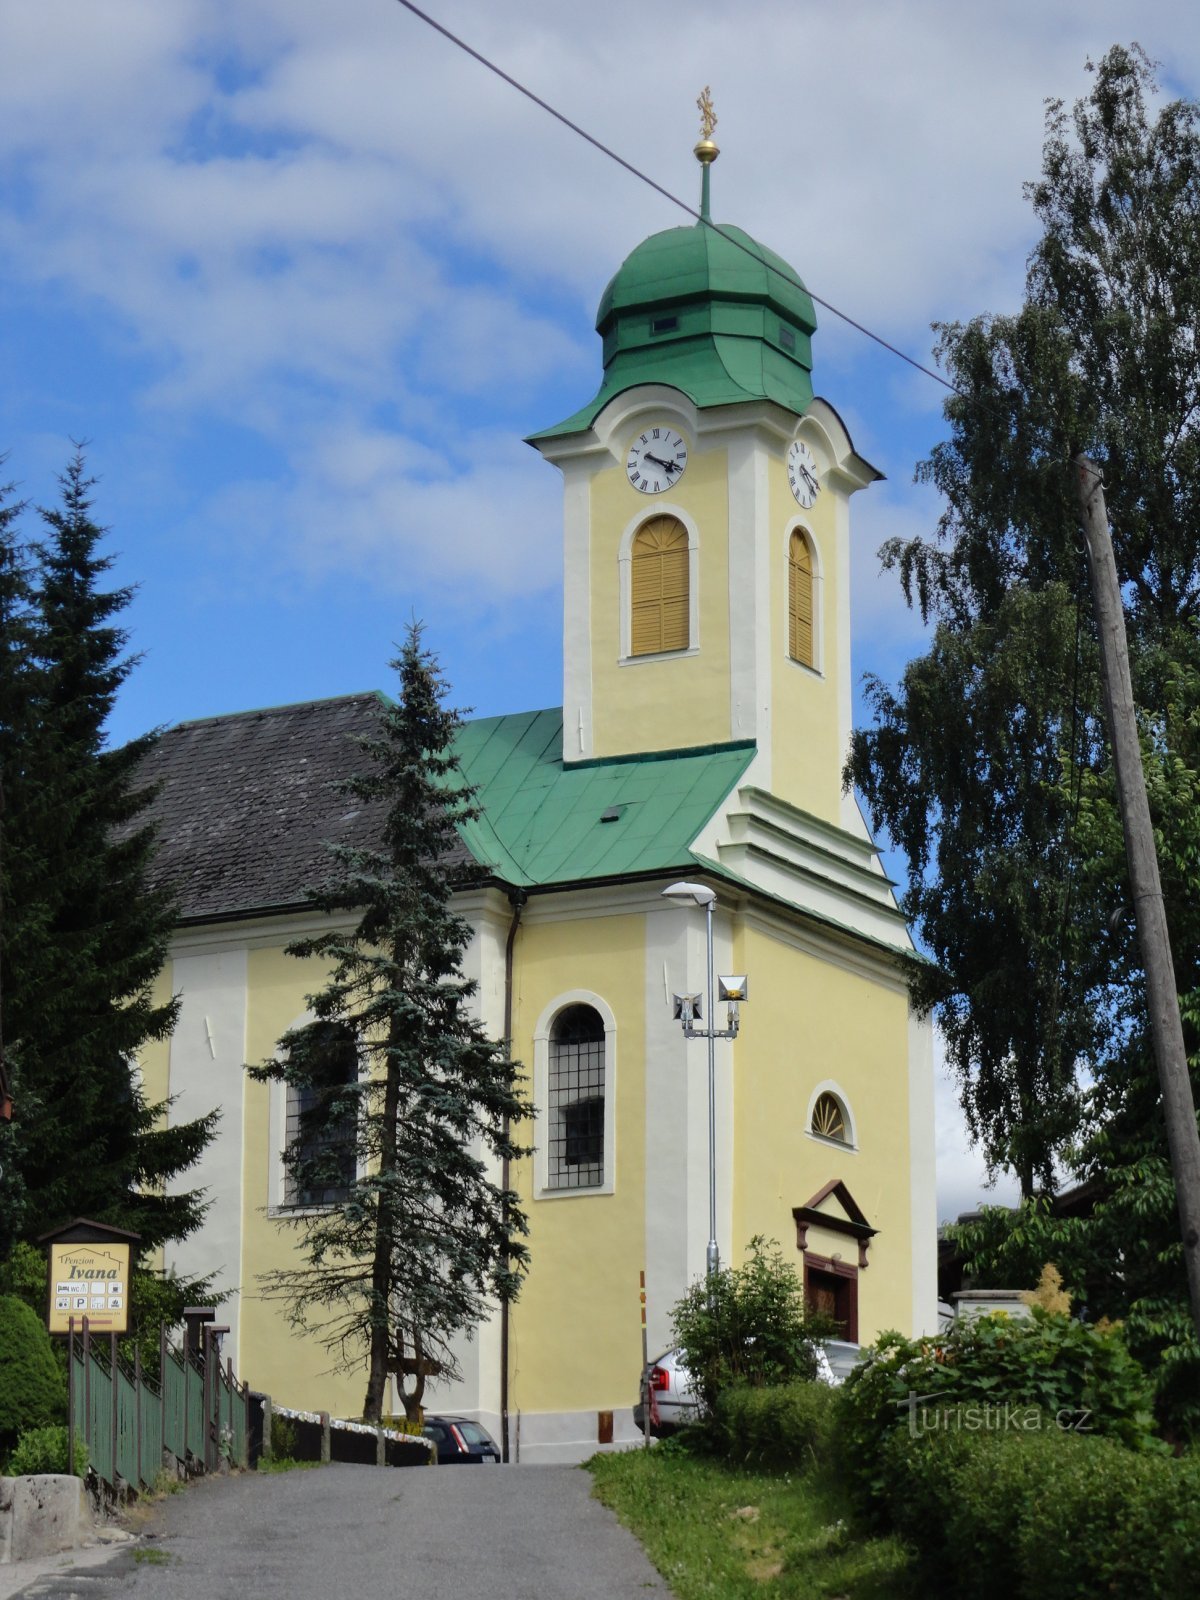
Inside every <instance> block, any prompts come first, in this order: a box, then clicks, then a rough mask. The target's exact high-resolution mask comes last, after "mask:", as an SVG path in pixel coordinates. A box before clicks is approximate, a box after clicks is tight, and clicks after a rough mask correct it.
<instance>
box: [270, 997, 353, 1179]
mask: <svg viewBox="0 0 1200 1600" xmlns="http://www.w3.org/2000/svg"><path fill="white" fill-rule="evenodd" d="M307 1035H308V1037H307V1039H306V1042H305V1057H306V1062H308V1063H311V1070H312V1075H313V1081H312V1082H311V1083H308V1084H305V1085H304V1086H303V1087H301V1086H299V1085H292V1086H289V1088H288V1098H287V1127H286V1135H287V1159H286V1164H285V1171H286V1178H285V1183H284V1204H285V1205H289V1206H332V1205H339V1204H340V1203H341V1202H342V1201H343V1200H346V1199H347V1198H348V1197H349V1194H350V1190H351V1188H352V1186H353V1184H354V1179H355V1177H356V1175H357V1171H358V1148H357V1145H358V1141H357V1136H356V1135H357V1125H356V1120H355V1116H354V1112H353V1110H352V1109H350V1110H347V1109H346V1108H345V1107H344V1106H342V1107H339V1106H338V1104H337V1103H336V1097H337V1094H338V1091H339V1090H340V1089H343V1088H345V1087H346V1085H347V1084H352V1083H357V1082H358V1045H357V1041H356V1039H355V1036H354V1033H353V1032H352V1030H351V1029H349V1028H347V1027H346V1026H345V1025H344V1024H342V1023H336V1022H329V1023H321V1024H314V1025H313V1026H312V1027H311V1028H310V1029H308V1030H307Z"/></svg>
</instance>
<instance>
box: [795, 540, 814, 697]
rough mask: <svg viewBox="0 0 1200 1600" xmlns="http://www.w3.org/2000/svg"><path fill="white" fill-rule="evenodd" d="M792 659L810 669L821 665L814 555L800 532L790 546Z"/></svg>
mask: <svg viewBox="0 0 1200 1600" xmlns="http://www.w3.org/2000/svg"><path fill="white" fill-rule="evenodd" d="M788 655H789V656H791V658H792V660H793V661H799V662H800V663H801V665H803V666H806V667H815V666H816V664H817V657H816V648H815V634H814V629H813V554H812V547H811V545H810V544H809V542H808V540H807V539H806V538H805V536H804V534H802V533H801V532H800V530H799V529H797V530H796V531H795V532H794V533H793V534H792V537H791V540H790V542H789V544H788Z"/></svg>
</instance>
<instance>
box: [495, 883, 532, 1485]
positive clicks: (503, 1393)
mask: <svg viewBox="0 0 1200 1600" xmlns="http://www.w3.org/2000/svg"><path fill="white" fill-rule="evenodd" d="M508 898H509V902H510V904H511V905H512V908H513V914H512V921H511V922H510V923H509V926H508V943H507V944H506V945H505V947H504V1048H505V1050H506V1051H507V1053H508V1059H509V1060H510V1061H511V1060H512V1053H513V1050H512V1029H513V947H514V946H515V945H516V942H517V928H518V926H519V924H520V921H521V907H522V906H523V905H524V904H525V902H526V900H527V899H528V898H529V897H528V895H527V894H526V893H525V891H524V889H513V890H512V891H511V892H510V893H509V896H508ZM510 1133H511V1123H510V1119H509V1118H508V1117H505V1119H504V1141H505V1143H506V1144H507V1143H508V1140H509V1137H510ZM510 1168H511V1163H510V1161H509V1159H508V1157H507V1156H505V1158H504V1162H503V1165H502V1167H501V1169H500V1187H501V1188H502V1189H503V1190H504V1192H505V1194H507V1193H508V1187H509V1177H510ZM503 1221H504V1231H505V1236H506V1237H507V1234H508V1202H507V1201H505V1203H504V1212H503ZM508 1318H509V1303H508V1301H507V1300H504V1301H502V1302H501V1305H500V1459H501V1461H503V1462H507V1461H508V1453H509V1452H508Z"/></svg>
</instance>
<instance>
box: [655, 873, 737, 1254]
mask: <svg viewBox="0 0 1200 1600" xmlns="http://www.w3.org/2000/svg"><path fill="white" fill-rule="evenodd" d="M663 895H664V896H665V897H666V898H667V899H669V900H680V901H684V900H690V901H691V902H692V903H693V905H698V906H703V907H704V911H705V922H704V931H705V937H706V941H707V944H706V952H707V966H706V969H705V970H706V972H707V974H708V1027H707V1028H697V1027H696V1026H695V1024H696V1022H697V1020H702V1019H703V1012H702V1009H701V1004H700V996H699V995H698V994H677V995H676V996H675V1016H676V1018H677V1019H678V1020H679V1021H680V1022H681V1023H682V1024H683V1035H684V1038H685V1039H707V1040H708V1249H707V1251H706V1252H705V1257H704V1263H705V1270H706V1272H707V1274H708V1277H709V1280H710V1282H711V1280H712V1278H713V1276H714V1274H715V1273H716V1271H717V1268H718V1266H719V1264H720V1263H719V1259H718V1255H717V1049H716V1047H717V1040H718V1039H736V1038H737V1033H738V1021H739V1018H738V1002H739V1001H740V1000H745V999H746V998H747V980H746V976H745V974H744V973H742V974H739V975H738V976H736V977H729V978H721V979H720V980H719V982H720V985H721V990H720V997H721V999H722V1000H725V1001H727V1002H728V1004H729V1026H728V1027H727V1028H716V1027H714V1026H713V1024H714V1022H715V1021H716V1019H715V1017H714V1016H713V907H714V906H715V905H716V903H717V897H716V895H715V894H714V893H713V891H712V890H711V889H709V888H706V887H705V885H704V884H702V883H673V884H672V885H671V886H670V888H669V889H664V890H663Z"/></svg>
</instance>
